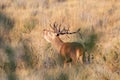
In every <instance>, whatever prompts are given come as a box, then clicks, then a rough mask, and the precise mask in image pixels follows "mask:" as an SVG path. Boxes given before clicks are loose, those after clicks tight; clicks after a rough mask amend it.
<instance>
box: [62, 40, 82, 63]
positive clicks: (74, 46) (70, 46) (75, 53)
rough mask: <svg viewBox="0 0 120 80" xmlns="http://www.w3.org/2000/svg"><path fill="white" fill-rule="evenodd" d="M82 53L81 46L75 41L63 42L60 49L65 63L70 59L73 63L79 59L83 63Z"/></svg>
mask: <svg viewBox="0 0 120 80" xmlns="http://www.w3.org/2000/svg"><path fill="white" fill-rule="evenodd" d="M83 53H84V48H83V46H82V45H81V44H80V43H77V42H71V43H64V44H63V45H62V47H61V49H60V54H61V55H62V56H63V57H64V59H65V62H66V63H67V62H69V60H70V59H71V60H72V62H73V63H74V64H76V63H77V61H79V60H80V62H81V63H83V61H82V57H83Z"/></svg>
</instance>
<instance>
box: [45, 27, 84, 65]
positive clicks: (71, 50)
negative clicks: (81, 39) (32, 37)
mask: <svg viewBox="0 0 120 80" xmlns="http://www.w3.org/2000/svg"><path fill="white" fill-rule="evenodd" d="M54 27H55V28H56V26H55V25H54ZM55 30H57V28H56V29H55ZM59 31H60V30H59ZM73 33H75V32H73ZM60 34H62V35H63V34H65V33H60V32H59V33H57V32H56V31H55V32H53V31H50V30H46V29H45V30H44V38H45V39H46V40H47V41H48V42H50V43H51V44H52V45H53V46H54V47H55V48H56V50H57V51H58V52H59V53H60V55H62V57H63V58H64V64H66V63H68V62H71V61H72V62H73V63H74V64H76V63H77V62H78V61H80V62H81V63H83V60H82V58H83V53H84V48H83V46H82V44H80V43H77V42H63V41H62V40H61V39H60V37H59V35H60ZM67 34H68V32H67ZM70 34H71V33H70Z"/></svg>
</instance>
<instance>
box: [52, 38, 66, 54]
mask: <svg viewBox="0 0 120 80" xmlns="http://www.w3.org/2000/svg"><path fill="white" fill-rule="evenodd" d="M63 43H64V42H63V41H62V40H61V39H60V38H59V37H58V36H57V37H56V38H55V39H54V41H53V42H52V45H53V46H54V47H55V48H56V50H57V51H58V52H60V49H61V47H62V45H63Z"/></svg>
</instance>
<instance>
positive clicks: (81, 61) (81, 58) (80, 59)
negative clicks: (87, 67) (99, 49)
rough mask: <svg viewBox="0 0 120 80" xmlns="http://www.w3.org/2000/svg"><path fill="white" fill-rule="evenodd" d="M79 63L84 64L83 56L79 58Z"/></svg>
mask: <svg viewBox="0 0 120 80" xmlns="http://www.w3.org/2000/svg"><path fill="white" fill-rule="evenodd" d="M79 61H80V63H81V64H83V55H81V56H80V57H79Z"/></svg>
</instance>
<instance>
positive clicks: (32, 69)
mask: <svg viewBox="0 0 120 80" xmlns="http://www.w3.org/2000/svg"><path fill="white" fill-rule="evenodd" d="M54 21H56V22H58V23H61V24H62V25H65V26H70V30H71V31H74V30H77V29H78V28H81V34H82V38H81V36H80V35H79V34H76V35H69V38H68V37H66V36H61V38H62V39H63V40H64V41H65V42H67V41H69V42H72V41H76V42H81V43H82V44H85V47H86V49H87V50H88V52H89V54H90V55H92V56H90V64H84V65H81V64H78V65H72V67H69V66H68V67H66V68H63V63H62V58H61V57H60V55H59V54H58V53H57V52H56V50H55V49H54V47H53V46H52V45H51V44H49V43H47V42H46V41H45V40H44V39H43V35H42V30H43V29H44V28H49V24H50V23H53V22H54ZM119 79H120V1H119V0H29V1H28V0H0V80H119Z"/></svg>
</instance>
